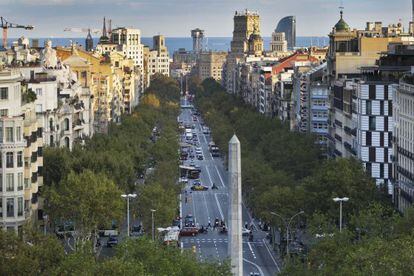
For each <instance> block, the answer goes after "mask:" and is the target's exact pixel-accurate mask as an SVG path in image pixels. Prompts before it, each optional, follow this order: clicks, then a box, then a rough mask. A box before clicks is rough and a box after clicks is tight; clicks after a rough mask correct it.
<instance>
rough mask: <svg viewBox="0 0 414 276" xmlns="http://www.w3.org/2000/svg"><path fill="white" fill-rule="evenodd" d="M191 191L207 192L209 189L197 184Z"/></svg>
mask: <svg viewBox="0 0 414 276" xmlns="http://www.w3.org/2000/svg"><path fill="white" fill-rule="evenodd" d="M191 190H192V191H207V190H208V187H207V186H204V185H201V184H196V185H193V186H191Z"/></svg>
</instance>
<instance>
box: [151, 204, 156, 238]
mask: <svg viewBox="0 0 414 276" xmlns="http://www.w3.org/2000/svg"><path fill="white" fill-rule="evenodd" d="M156 211H157V210H154V209H151V221H152V240H153V241H154V240H155V225H154V213H155V212H156Z"/></svg>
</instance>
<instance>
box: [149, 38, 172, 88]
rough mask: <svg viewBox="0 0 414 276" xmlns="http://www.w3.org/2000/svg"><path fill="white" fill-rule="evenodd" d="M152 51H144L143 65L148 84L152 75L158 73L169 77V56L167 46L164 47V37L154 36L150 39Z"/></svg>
mask: <svg viewBox="0 0 414 276" xmlns="http://www.w3.org/2000/svg"><path fill="white" fill-rule="evenodd" d="M152 40H153V49H151V50H149V49H148V51H146V53H145V57H144V59H145V64H146V66H148V68H147V78H148V84H149V79H150V77H151V76H152V75H154V74H156V73H159V74H163V75H165V76H169V75H170V56H169V53H168V49H167V46H166V45H165V37H164V36H163V35H156V36H154V37H153V38H152Z"/></svg>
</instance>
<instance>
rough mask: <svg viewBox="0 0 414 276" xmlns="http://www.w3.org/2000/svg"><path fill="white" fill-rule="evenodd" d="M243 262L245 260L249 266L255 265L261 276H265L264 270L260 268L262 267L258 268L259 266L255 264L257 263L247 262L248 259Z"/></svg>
mask: <svg viewBox="0 0 414 276" xmlns="http://www.w3.org/2000/svg"><path fill="white" fill-rule="evenodd" d="M243 260H244V261H245V262H246V263H249V264H251V265H253V266H254V267H256V269H257V270H258V271H259V274H260V275H262V276H264V274H263V271H262V269H261V268H260V266H258V265H257V264H255V263H253V262H251V261H249V260H247V259H246V258H243Z"/></svg>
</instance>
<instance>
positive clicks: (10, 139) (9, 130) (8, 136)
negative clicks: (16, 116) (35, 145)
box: [6, 127, 14, 142]
mask: <svg viewBox="0 0 414 276" xmlns="http://www.w3.org/2000/svg"><path fill="white" fill-rule="evenodd" d="M6 142H14V137H13V128H12V127H6Z"/></svg>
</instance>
